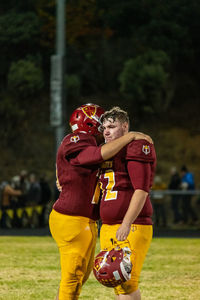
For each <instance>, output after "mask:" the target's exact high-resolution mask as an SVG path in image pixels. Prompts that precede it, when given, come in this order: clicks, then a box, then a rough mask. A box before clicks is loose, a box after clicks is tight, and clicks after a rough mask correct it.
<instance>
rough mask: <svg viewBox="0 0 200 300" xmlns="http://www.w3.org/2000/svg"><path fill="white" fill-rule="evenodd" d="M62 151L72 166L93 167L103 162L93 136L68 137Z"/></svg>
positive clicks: (77, 135)
mask: <svg viewBox="0 0 200 300" xmlns="http://www.w3.org/2000/svg"><path fill="white" fill-rule="evenodd" d="M63 150H64V155H65V157H66V159H67V160H68V161H69V162H70V163H71V164H72V165H93V164H98V163H101V162H102V161H103V159H102V156H101V147H98V146H97V144H96V140H95V138H94V137H93V136H90V135H87V134H83V133H79V134H76V135H74V134H70V135H68V136H67V137H66V140H65V141H64V147H63Z"/></svg>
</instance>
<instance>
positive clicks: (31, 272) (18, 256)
mask: <svg viewBox="0 0 200 300" xmlns="http://www.w3.org/2000/svg"><path fill="white" fill-rule="evenodd" d="M98 250H99V242H98V245H97V251H98ZM59 278H60V270H59V255H58V251H57V247H56V245H55V243H54V241H53V240H52V238H51V237H49V236H46V237H12V236H1V237H0V299H2V300H17V299H23V300H30V299H37V300H53V299H54V297H55V294H56V291H57V287H58V284H59ZM199 287H200V239H188V238H187V239H183V238H179V239H175V238H171V239H170V238H154V239H153V241H152V244H151V247H150V250H149V252H148V256H147V258H146V261H145V264H144V267H143V271H142V274H141V280H140V289H141V292H142V295H143V297H142V300H159V299H160V300H171V299H178V300H190V299H191V300H198V299H200V288H199ZM83 299H87V300H100V299H101V300H110V299H114V296H113V291H112V289H110V288H106V287H103V286H101V285H100V284H99V283H98V282H97V281H96V280H95V278H94V276H93V274H91V276H90V278H89V280H88V281H87V283H86V284H85V286H84V287H83V290H82V293H81V296H80V300H83Z"/></svg>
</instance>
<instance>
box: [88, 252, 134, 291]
mask: <svg viewBox="0 0 200 300" xmlns="http://www.w3.org/2000/svg"><path fill="white" fill-rule="evenodd" d="M130 256H131V250H130V249H129V248H128V247H125V248H115V249H114V248H113V249H112V250H110V251H106V250H103V251H101V252H100V253H99V254H98V255H97V256H96V257H95V261H94V267H93V273H94V275H95V277H96V279H97V280H98V281H99V282H100V283H101V284H103V285H105V286H107V287H115V286H117V285H119V284H121V283H122V282H125V281H127V280H129V279H130V278H131V270H132V263H131V260H130Z"/></svg>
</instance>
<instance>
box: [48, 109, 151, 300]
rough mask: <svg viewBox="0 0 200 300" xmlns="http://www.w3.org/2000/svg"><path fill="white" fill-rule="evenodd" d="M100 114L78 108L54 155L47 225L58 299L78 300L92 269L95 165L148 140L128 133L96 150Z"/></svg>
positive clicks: (97, 111) (99, 128)
mask: <svg viewBox="0 0 200 300" xmlns="http://www.w3.org/2000/svg"><path fill="white" fill-rule="evenodd" d="M103 113H104V110H103V109H102V108H101V107H100V106H98V105H95V104H86V105H82V106H81V107H79V108H77V109H76V110H75V111H74V112H73V113H72V115H71V117H70V126H71V129H72V132H73V133H71V134H68V135H67V136H65V137H64V139H63V141H62V143H61V145H60V147H59V149H58V152H57V158H56V172H57V186H58V187H59V189H60V195H59V198H58V200H57V201H56V202H55V204H54V206H53V209H52V211H51V213H50V217H49V226H50V231H51V234H52V236H53V238H54V239H55V241H56V243H57V245H58V248H59V252H60V263H61V281H60V287H59V291H58V295H57V297H56V299H59V300H70V299H73V300H75V299H78V297H79V294H80V290H81V287H82V285H83V283H84V282H85V281H86V280H87V278H88V276H89V274H90V271H91V269H92V266H93V259H94V251H95V243H96V235H97V231H96V222H95V221H96V220H97V219H98V205H95V201H94V199H93V194H94V191H95V186H96V183H97V171H98V165H99V164H100V163H101V162H103V161H104V160H107V159H110V158H111V157H113V156H114V155H115V154H116V153H117V152H118V151H119V150H120V149H122V148H123V147H124V146H125V145H126V144H127V143H129V142H131V141H132V140H134V139H135V138H141V137H143V138H144V137H145V138H147V139H150V141H151V138H150V137H148V136H146V135H142V134H140V133H134V132H130V133H127V134H126V135H124V136H123V137H120V138H119V139H116V140H115V141H113V142H111V143H109V144H105V145H103V146H98V145H97V141H98V140H99V137H100V136H101V135H102V133H101V122H100V117H101V116H102V114H103Z"/></svg>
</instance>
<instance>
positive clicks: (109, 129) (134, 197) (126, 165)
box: [99, 107, 156, 300]
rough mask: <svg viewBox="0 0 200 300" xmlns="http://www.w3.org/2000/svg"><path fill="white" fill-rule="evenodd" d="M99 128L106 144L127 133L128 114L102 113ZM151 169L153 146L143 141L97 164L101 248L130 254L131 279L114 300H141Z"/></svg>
mask: <svg viewBox="0 0 200 300" xmlns="http://www.w3.org/2000/svg"><path fill="white" fill-rule="evenodd" d="M102 125H103V136H104V139H105V142H106V144H107V145H109V144H110V143H112V142H113V141H114V140H116V139H118V138H119V137H121V136H124V135H126V134H127V133H128V130H129V118H128V114H127V113H126V112H125V111H123V110H121V109H120V108H119V107H114V108H113V109H111V110H110V111H107V112H105V113H104V115H103V117H102ZM155 166H156V154H155V149H154V145H153V144H151V143H149V142H147V141H146V140H134V141H132V142H131V143H129V144H128V145H127V146H125V147H124V148H123V149H122V150H121V151H119V152H118V154H116V155H115V156H114V158H112V159H110V160H108V161H106V162H104V163H102V164H101V172H100V178H99V181H100V187H101V189H102V199H101V204H100V216H101V219H102V224H103V225H102V227H101V231H100V243H101V249H102V250H104V249H107V250H108V251H109V250H110V249H112V248H113V246H114V245H117V246H118V247H120V248H122V249H124V248H125V247H128V248H129V249H130V250H131V253H132V254H131V262H132V271H131V279H130V280H128V281H126V282H123V283H121V284H120V285H118V286H116V287H115V288H114V289H115V293H116V299H118V300H123V299H124V300H125V299H127V300H128V299H132V300H140V299H141V295H140V290H139V287H138V281H139V276H140V272H141V269H142V265H143V262H144V259H145V256H146V253H147V251H148V248H149V246H150V242H151V239H152V219H151V217H152V205H151V201H150V197H149V191H150V188H151V186H152V182H153V177H154V172H155ZM113 241H114V243H113ZM99 276H100V277H101V275H99ZM101 279H102V278H100V280H101Z"/></svg>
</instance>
